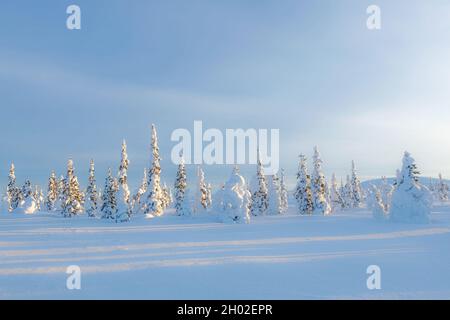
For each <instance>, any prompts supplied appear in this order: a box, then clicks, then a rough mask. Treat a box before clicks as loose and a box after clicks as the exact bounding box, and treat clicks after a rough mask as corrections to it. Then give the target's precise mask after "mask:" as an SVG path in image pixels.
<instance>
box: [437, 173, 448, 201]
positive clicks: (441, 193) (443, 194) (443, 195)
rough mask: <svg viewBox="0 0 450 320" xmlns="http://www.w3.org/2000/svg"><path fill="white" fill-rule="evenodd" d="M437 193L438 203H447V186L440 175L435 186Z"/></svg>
mask: <svg viewBox="0 0 450 320" xmlns="http://www.w3.org/2000/svg"><path fill="white" fill-rule="evenodd" d="M437 193H438V197H439V200H440V201H442V202H445V201H448V185H447V184H446V183H445V182H444V179H442V174H440V173H439V182H438V185H437Z"/></svg>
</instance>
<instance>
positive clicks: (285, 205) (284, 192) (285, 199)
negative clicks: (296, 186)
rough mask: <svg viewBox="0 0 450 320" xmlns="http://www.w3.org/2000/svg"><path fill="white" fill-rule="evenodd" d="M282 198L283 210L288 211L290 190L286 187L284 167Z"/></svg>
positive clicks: (281, 180)
mask: <svg viewBox="0 0 450 320" xmlns="http://www.w3.org/2000/svg"><path fill="white" fill-rule="evenodd" d="M280 198H281V212H286V211H287V210H288V207H289V202H288V191H287V187H286V175H285V172H284V169H281V176H280Z"/></svg>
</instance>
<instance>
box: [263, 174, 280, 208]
mask: <svg viewBox="0 0 450 320" xmlns="http://www.w3.org/2000/svg"><path fill="white" fill-rule="evenodd" d="M267 184H268V189H269V190H268V194H269V206H268V209H267V213H268V214H270V215H277V214H282V213H283V209H282V206H281V187H280V179H279V178H278V176H277V175H276V174H274V175H271V176H268V179H267Z"/></svg>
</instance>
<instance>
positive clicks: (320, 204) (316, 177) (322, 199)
mask: <svg viewBox="0 0 450 320" xmlns="http://www.w3.org/2000/svg"><path fill="white" fill-rule="evenodd" d="M313 165H314V170H313V174H312V178H311V192H312V199H313V213H314V214H321V215H327V214H329V213H330V212H331V208H330V204H329V203H328V202H327V198H326V189H325V188H326V182H325V177H324V175H323V173H322V159H321V158H320V153H319V150H318V149H317V147H314V155H313Z"/></svg>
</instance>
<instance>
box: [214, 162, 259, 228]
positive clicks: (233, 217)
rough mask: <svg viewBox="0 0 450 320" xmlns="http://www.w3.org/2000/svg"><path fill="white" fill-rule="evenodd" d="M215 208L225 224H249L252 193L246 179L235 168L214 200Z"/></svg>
mask: <svg viewBox="0 0 450 320" xmlns="http://www.w3.org/2000/svg"><path fill="white" fill-rule="evenodd" d="M214 203H215V208H216V210H217V211H218V214H219V217H220V219H221V220H222V221H223V222H231V223H249V222H250V203H251V193H250V192H249V191H248V189H247V186H246V183H245V179H244V178H243V177H242V176H241V175H240V174H239V169H238V168H237V167H235V168H234V169H233V172H232V174H231V176H230V178H229V179H228V181H227V182H226V183H225V185H224V186H223V188H222V189H221V190H220V192H218V193H217V194H216V197H215V199H214Z"/></svg>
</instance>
